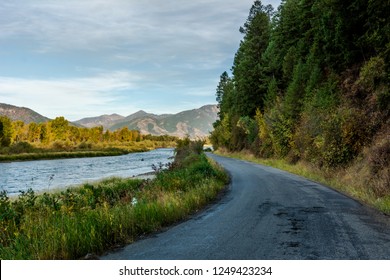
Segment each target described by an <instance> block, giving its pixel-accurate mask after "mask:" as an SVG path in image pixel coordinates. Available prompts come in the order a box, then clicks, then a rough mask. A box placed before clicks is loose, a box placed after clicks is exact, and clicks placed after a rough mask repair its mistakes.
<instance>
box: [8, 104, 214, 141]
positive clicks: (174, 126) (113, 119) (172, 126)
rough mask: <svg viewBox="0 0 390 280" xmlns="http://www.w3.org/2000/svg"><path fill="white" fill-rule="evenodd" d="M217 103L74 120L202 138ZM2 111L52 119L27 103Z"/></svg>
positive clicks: (19, 117)
mask: <svg viewBox="0 0 390 280" xmlns="http://www.w3.org/2000/svg"><path fill="white" fill-rule="evenodd" d="M218 110H219V109H218V107H217V105H205V106H203V107H201V108H198V109H193V110H187V111H183V112H180V113H177V114H162V115H156V114H152V113H147V112H145V111H138V112H136V113H133V114H131V115H128V116H126V117H125V116H121V115H118V114H111V115H101V116H96V117H88V118H83V119H80V120H77V121H74V122H72V124H74V125H77V126H83V127H88V128H90V127H95V126H103V128H104V129H105V130H107V129H109V130H111V131H114V130H116V129H120V128H123V127H128V128H129V129H133V130H139V131H140V132H141V133H142V134H152V135H165V134H166V135H172V136H177V137H185V136H186V135H188V136H189V137H190V138H192V139H195V138H203V137H206V136H208V135H209V133H210V131H212V130H213V125H212V124H213V123H214V122H215V121H216V120H217V118H218ZM0 115H6V116H8V117H9V118H10V119H12V120H21V121H23V122H25V123H31V122H37V123H41V122H46V121H49V120H50V119H49V118H47V117H44V116H42V115H40V114H39V113H37V112H35V111H33V110H31V109H29V108H25V107H17V106H13V105H8V104H3V103H0Z"/></svg>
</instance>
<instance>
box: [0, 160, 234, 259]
mask: <svg viewBox="0 0 390 280" xmlns="http://www.w3.org/2000/svg"><path fill="white" fill-rule="evenodd" d="M188 156H189V157H190V158H191V160H186V158H183V159H182V161H175V163H174V164H173V165H172V166H170V168H169V169H168V170H158V173H157V174H156V178H155V179H154V180H149V181H143V180H135V179H119V178H110V179H106V180H103V181H101V182H98V183H95V184H84V185H82V186H80V187H77V188H68V189H66V190H63V191H61V192H57V193H43V194H40V195H37V194H35V193H34V192H33V191H32V190H29V191H27V192H24V193H22V194H21V195H19V197H18V199H16V200H10V199H9V198H8V196H7V195H6V193H4V192H3V193H1V195H0V215H1V216H0V259H45V260H47V259H79V258H82V257H83V256H85V255H87V254H91V253H92V254H100V253H102V252H104V251H105V250H107V249H109V248H111V247H113V246H116V245H118V244H127V243H130V242H133V241H134V240H136V239H137V238H139V237H140V236H142V235H145V234H148V233H151V232H154V231H158V230H160V229H162V228H163V227H165V226H168V225H170V224H172V223H175V222H178V221H181V220H183V219H185V218H187V217H188V216H189V215H191V214H194V213H195V212H197V211H199V210H200V209H202V208H203V207H204V206H205V205H207V204H208V203H210V202H211V201H212V200H213V199H215V197H216V196H217V195H218V193H219V192H220V191H221V190H222V189H223V188H224V186H225V185H226V183H227V180H228V178H227V175H226V174H225V173H224V172H223V171H222V170H221V169H220V168H219V167H218V166H216V165H215V164H213V163H211V162H210V160H209V159H207V157H206V156H205V155H204V154H196V153H190V154H189V155H188Z"/></svg>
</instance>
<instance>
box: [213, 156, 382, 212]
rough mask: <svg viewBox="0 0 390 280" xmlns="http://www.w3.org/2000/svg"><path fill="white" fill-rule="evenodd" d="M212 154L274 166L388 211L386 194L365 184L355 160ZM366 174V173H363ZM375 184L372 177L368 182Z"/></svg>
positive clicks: (362, 171)
mask: <svg viewBox="0 0 390 280" xmlns="http://www.w3.org/2000/svg"><path fill="white" fill-rule="evenodd" d="M215 154H218V155H222V156H227V157H231V158H235V159H240V160H246V161H250V162H254V163H259V164H263V165H267V166H271V167H275V168H278V169H281V170H284V171H287V172H290V173H293V174H296V175H299V176H302V177H305V178H308V179H310V180H313V181H316V182H319V183H321V184H324V185H326V186H329V187H331V188H333V189H335V190H337V191H339V192H341V193H344V194H346V195H347V196H350V197H352V198H354V199H356V200H358V201H360V202H362V203H364V204H366V205H369V206H370V207H373V208H375V209H377V210H379V211H381V212H383V213H385V214H387V215H390V196H388V195H384V196H378V195H376V194H375V193H374V192H373V191H371V188H368V187H367V185H366V181H367V179H365V176H366V175H367V174H366V171H365V170H364V169H363V168H362V167H361V165H362V163H360V162H356V163H354V164H353V165H351V166H350V167H348V168H339V169H329V170H323V169H319V168H316V167H315V166H313V165H310V164H308V163H305V162H297V163H295V164H291V163H289V162H287V161H286V160H283V159H261V158H257V157H255V156H254V155H253V154H252V153H250V152H249V151H242V152H234V153H232V152H227V151H224V150H223V151H221V150H218V151H215ZM367 177H368V176H367ZM370 183H371V184H375V182H374V181H371V182H370Z"/></svg>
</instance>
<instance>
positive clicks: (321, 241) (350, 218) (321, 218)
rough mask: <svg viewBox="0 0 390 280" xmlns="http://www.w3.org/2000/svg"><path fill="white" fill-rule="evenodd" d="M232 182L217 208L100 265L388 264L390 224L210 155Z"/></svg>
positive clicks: (284, 178)
mask: <svg viewBox="0 0 390 280" xmlns="http://www.w3.org/2000/svg"><path fill="white" fill-rule="evenodd" d="M210 156H211V157H212V158H214V159H215V160H216V161H217V162H219V163H220V164H221V165H222V166H223V167H224V168H225V169H226V170H227V171H228V172H229V173H230V175H231V178H232V181H231V184H230V186H229V189H228V191H227V193H226V194H225V195H224V196H223V197H222V199H220V200H219V201H218V202H217V203H216V204H214V205H212V206H210V207H208V208H207V209H206V210H205V211H203V212H201V213H199V214H197V215H195V216H194V217H193V218H191V219H190V220H188V221H186V222H183V223H181V224H178V225H176V226H174V227H172V228H170V229H168V230H166V231H164V232H160V233H157V234H155V235H153V236H150V237H148V238H145V239H142V240H140V241H137V242H135V243H133V244H131V245H128V246H126V247H124V248H121V249H118V250H117V251H115V252H110V253H108V254H105V255H104V256H102V257H101V259H114V260H120V259H137V260H142V259H169V260H174V259H180V260H189V259H200V260H210V259H219V260H221V259H222V260H224V259H234V260H242V259H274V260H275V259H288V260H294V259H299V260H306V259H336V260H339V259H351V260H355V259H390V218H389V217H388V216H385V215H382V214H380V213H378V212H377V211H375V210H372V209H370V208H368V207H366V206H364V205H362V204H360V203H358V202H357V201H355V200H352V199H350V198H348V197H346V196H344V195H342V194H340V193H338V192H336V191H334V190H331V189H329V188H327V187H325V186H322V185H320V184H317V183H314V182H312V181H309V180H306V179H304V178H302V177H298V176H295V175H292V174H289V173H287V172H283V171H280V170H277V169H274V168H270V167H266V166H262V165H257V164H253V163H249V162H244V161H239V160H235V159H228V158H223V157H219V156H216V155H210Z"/></svg>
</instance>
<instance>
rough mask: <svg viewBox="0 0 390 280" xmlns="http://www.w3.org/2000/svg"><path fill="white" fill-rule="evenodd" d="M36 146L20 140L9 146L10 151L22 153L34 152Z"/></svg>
mask: <svg viewBox="0 0 390 280" xmlns="http://www.w3.org/2000/svg"><path fill="white" fill-rule="evenodd" d="M33 152H35V148H34V147H33V146H32V145H31V144H30V143H27V142H18V143H15V144H13V145H11V146H10V147H9V153H11V154H22V153H33Z"/></svg>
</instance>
